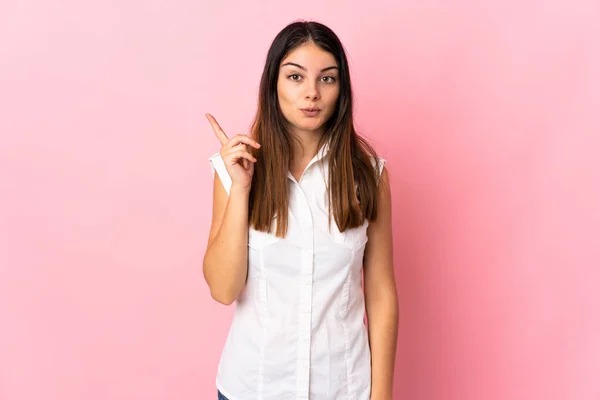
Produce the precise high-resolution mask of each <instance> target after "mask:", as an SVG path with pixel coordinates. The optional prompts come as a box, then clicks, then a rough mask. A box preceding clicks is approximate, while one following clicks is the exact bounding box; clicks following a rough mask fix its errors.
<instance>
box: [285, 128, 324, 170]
mask: <svg viewBox="0 0 600 400" xmlns="http://www.w3.org/2000/svg"><path fill="white" fill-rule="evenodd" d="M294 135H295V136H296V139H292V143H291V145H292V159H291V160H290V170H292V171H301V170H304V168H305V167H306V165H307V164H308V163H309V162H310V160H312V159H313V158H314V157H315V156H316V155H317V153H318V152H319V150H320V147H319V141H320V140H321V138H322V137H323V132H317V131H311V132H299V133H297V132H294Z"/></svg>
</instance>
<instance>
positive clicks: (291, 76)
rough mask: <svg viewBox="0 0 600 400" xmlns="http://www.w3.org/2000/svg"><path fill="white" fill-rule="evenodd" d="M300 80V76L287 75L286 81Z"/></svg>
mask: <svg viewBox="0 0 600 400" xmlns="http://www.w3.org/2000/svg"><path fill="white" fill-rule="evenodd" d="M300 78H301V76H300V75H299V74H291V75H288V79H291V80H293V81H296V82H298V81H299V80H300Z"/></svg>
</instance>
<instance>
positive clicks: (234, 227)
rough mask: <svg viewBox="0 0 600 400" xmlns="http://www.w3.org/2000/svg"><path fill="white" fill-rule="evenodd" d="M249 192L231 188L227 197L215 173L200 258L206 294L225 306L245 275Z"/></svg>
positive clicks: (234, 295) (238, 288)
mask: <svg viewBox="0 0 600 400" xmlns="http://www.w3.org/2000/svg"><path fill="white" fill-rule="evenodd" d="M249 193H250V188H241V187H238V186H236V185H235V184H233V185H232V186H231V191H230V196H227V192H226V191H225V188H224V187H223V183H222V182H221V180H220V179H219V174H216V173H215V179H214V189H213V216H212V224H211V228H210V234H209V238H208V247H207V249H206V253H205V255H204V267H203V272H204V279H205V280H206V283H207V284H208V286H209V288H210V294H211V296H212V297H213V299H215V300H216V301H218V302H219V303H222V304H225V305H229V304H231V303H233V302H234V301H235V300H236V299H237V298H238V296H239V294H240V292H241V291H242V289H243V288H244V285H245V283H246V276H247V274H248V223H247V221H248V196H249Z"/></svg>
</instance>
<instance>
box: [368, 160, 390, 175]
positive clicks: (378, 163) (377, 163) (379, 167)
mask: <svg viewBox="0 0 600 400" xmlns="http://www.w3.org/2000/svg"><path fill="white" fill-rule="evenodd" d="M371 162H372V163H373V168H377V172H378V173H379V175H378V177H381V174H382V173H383V166H384V165H385V164H386V163H387V160H385V159H383V158H381V157H379V159H378V160H376V159H375V157H372V158H371Z"/></svg>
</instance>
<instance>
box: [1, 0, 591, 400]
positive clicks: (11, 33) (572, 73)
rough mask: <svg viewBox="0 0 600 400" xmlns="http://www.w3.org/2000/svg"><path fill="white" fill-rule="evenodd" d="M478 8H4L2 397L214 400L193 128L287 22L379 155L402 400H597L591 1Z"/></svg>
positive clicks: (203, 198) (253, 84)
mask: <svg viewBox="0 0 600 400" xmlns="http://www.w3.org/2000/svg"><path fill="white" fill-rule="evenodd" d="M482 3H483V2H480V1H474V0H473V1H470V2H469V1H455V2H452V3H451V2H447V1H442V0H438V1H419V2H416V1H415V2H392V1H389V2H383V1H368V2H360V3H355V4H354V3H349V2H347V1H328V2H322V1H302V2H297V3H292V2H289V3H285V5H284V4H283V3H282V2H279V1H274V0H273V1H264V2H262V3H261V4H260V5H257V4H253V3H252V2H242V1H239V2H236V3H235V4H232V3H231V2H216V1H215V2H210V3H209V2H206V1H189V0H187V1H179V2H167V1H139V0H137V1H135V0H131V1H125V2H117V1H102V2H101V1H97V2H95V3H94V4H92V3H90V2H82V1H75V0H57V1H53V2H49V1H41V0H20V1H17V0H12V1H11V0H8V1H6V0H4V1H2V2H1V3H0V49H1V51H0V132H1V136H0V227H1V229H0V399H1V400H34V399H35V400H38V399H39V400H75V399H85V400H100V399H102V400H104V399H111V400H132V399H142V400H153V399H178V400H184V399H189V400H192V399H213V398H216V389H215V387H214V378H215V373H216V368H217V363H218V359H219V355H220V351H221V348H222V345H223V343H224V341H225V337H226V334H227V330H228V328H229V322H230V319H231V316H232V311H233V307H229V308H227V307H225V306H222V305H220V304H217V303H215V302H213V300H212V299H211V298H210V295H209V292H208V290H207V286H206V284H205V283H204V280H203V277H202V257H203V252H204V249H205V245H206V239H207V235H208V230H209V224H210V215H211V201H212V197H211V190H212V175H211V173H210V167H209V164H208V160H207V158H208V156H209V155H211V154H212V153H214V152H216V151H217V150H218V148H219V144H218V141H217V139H216V138H215V137H214V136H213V134H212V132H211V130H210V127H209V124H208V122H207V121H206V120H205V119H204V113H205V112H211V113H213V114H214V115H215V116H216V117H217V119H218V120H219V121H220V122H221V123H222V125H223V127H224V128H225V129H226V131H228V132H229V134H230V135H234V134H236V133H245V132H247V128H248V126H249V124H250V122H251V118H252V116H253V114H254V110H255V106H256V94H257V85H258V81H259V77H260V72H261V69H262V67H263V62H264V58H265V55H266V51H267V48H268V45H269V44H270V42H271V40H272V39H273V37H274V36H275V34H276V33H277V32H278V31H279V30H280V29H281V28H283V26H285V25H286V24H287V23H288V22H290V21H292V20H294V19H296V18H311V19H317V20H320V21H322V22H324V23H326V24H328V25H329V26H331V27H332V28H333V29H334V30H335V31H336V32H337V33H338V34H339V36H340V37H341V39H342V41H343V43H344V44H345V46H346V48H347V50H348V53H349V57H350V61H351V68H352V73H353V79H354V84H355V92H356V99H357V101H356V103H357V105H356V111H357V112H356V118H357V121H356V122H357V126H358V128H359V129H360V131H361V132H363V133H364V134H365V135H366V136H367V137H368V138H370V139H371V140H372V143H373V144H374V145H375V147H376V148H377V149H378V150H379V151H380V152H381V155H382V156H383V157H385V158H387V159H388V160H389V164H388V168H389V170H390V175H391V179H392V185H393V198H394V229H395V232H394V233H395V236H394V239H395V240H394V242H395V257H396V258H395V260H396V265H395V268H396V276H397V282H398V291H399V298H400V310H401V313H400V337H399V344H398V353H397V363H396V386H395V396H394V399H398V400H400V399H406V400H408V399H410V400H425V399H427V400H439V399H444V400H445V399H448V400H459V399H460V400H471V399H473V400H506V399H511V400H513V399H514V400H516V399H523V400H554V399H557V400H558V399H561V400H598V399H600V294H599V293H598V292H599V290H598V283H599V282H600V268H599V267H600V250H599V249H600V236H599V235H600V232H599V230H600V229H599V227H600V211H599V209H600V207H599V205H600V156H599V149H600V139H599V136H600V116H599V109H600V45H599V44H598V43H599V42H598V38H599V37H600V27H599V25H598V20H600V3H598V1H592V0H590V1H572V0H570V1H567V0H564V1H563V0H553V1H533V0H527V1H516V0H512V1H499V0H498V1H495V2H487V3H488V4H487V5H483V4H482ZM267 9H270V11H269V12H267V11H266V10H267ZM248 400H250V399H248Z"/></svg>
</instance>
